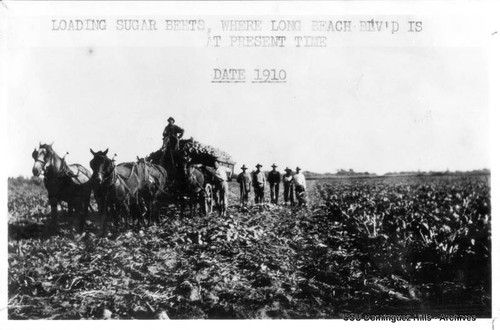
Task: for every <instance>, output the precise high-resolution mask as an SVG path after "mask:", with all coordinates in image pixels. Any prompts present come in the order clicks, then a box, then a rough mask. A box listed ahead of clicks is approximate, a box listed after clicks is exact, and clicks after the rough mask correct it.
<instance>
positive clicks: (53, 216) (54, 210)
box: [49, 197, 57, 225]
mask: <svg viewBox="0 0 500 330" xmlns="http://www.w3.org/2000/svg"><path fill="white" fill-rule="evenodd" d="M49 204H50V218H51V225H56V224H57V199H56V198H54V197H49Z"/></svg>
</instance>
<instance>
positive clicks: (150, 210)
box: [137, 158, 167, 225]
mask: <svg viewBox="0 0 500 330" xmlns="http://www.w3.org/2000/svg"><path fill="white" fill-rule="evenodd" d="M137 169H138V171H139V172H142V173H144V174H145V177H146V180H145V184H144V185H143V187H142V189H140V190H139V198H142V199H144V201H145V203H146V205H147V213H146V216H147V218H148V225H150V224H151V222H153V221H154V222H156V224H159V215H160V205H159V199H160V197H162V196H164V197H166V195H167V193H166V190H167V171H166V170H165V169H164V168H163V167H162V166H160V165H155V164H151V163H149V162H147V161H146V160H145V159H144V158H137Z"/></svg>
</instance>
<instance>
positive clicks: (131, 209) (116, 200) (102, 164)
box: [90, 149, 147, 231]
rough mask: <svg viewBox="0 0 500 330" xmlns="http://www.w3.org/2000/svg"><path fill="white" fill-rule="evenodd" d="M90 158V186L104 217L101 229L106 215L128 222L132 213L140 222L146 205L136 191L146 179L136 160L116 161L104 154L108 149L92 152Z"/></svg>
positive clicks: (106, 218) (104, 227)
mask: <svg viewBox="0 0 500 330" xmlns="http://www.w3.org/2000/svg"><path fill="white" fill-rule="evenodd" d="M90 152H91V153H92V155H93V156H94V158H93V159H92V160H91V161H90V167H91V168H92V171H93V173H92V179H91V181H92V187H93V190H94V197H95V199H96V200H97V203H98V205H99V212H100V213H101V215H103V216H104V217H105V219H104V226H103V230H104V231H106V224H107V221H108V218H109V216H111V218H113V219H114V220H115V223H117V222H118V221H119V219H120V218H121V217H123V218H124V220H125V225H126V226H128V218H129V217H130V216H132V217H133V218H135V219H138V221H140V222H143V223H144V221H143V219H142V217H143V215H144V212H145V211H144V210H145V207H144V205H143V204H142V203H141V200H140V199H139V191H140V190H141V189H142V188H143V186H144V184H145V182H146V176H147V174H146V173H145V172H144V171H140V170H139V169H138V167H137V165H136V164H135V163H121V164H118V165H115V162H114V160H111V159H109V158H108V157H107V153H108V149H106V150H105V151H98V152H94V151H93V150H92V149H90Z"/></svg>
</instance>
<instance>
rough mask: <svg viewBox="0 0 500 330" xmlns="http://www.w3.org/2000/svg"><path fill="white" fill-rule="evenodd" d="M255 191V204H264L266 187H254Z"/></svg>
mask: <svg viewBox="0 0 500 330" xmlns="http://www.w3.org/2000/svg"><path fill="white" fill-rule="evenodd" d="M253 191H254V193H255V204H261V203H264V186H262V187H259V186H255V187H253Z"/></svg>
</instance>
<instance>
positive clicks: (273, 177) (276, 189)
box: [267, 164, 281, 204]
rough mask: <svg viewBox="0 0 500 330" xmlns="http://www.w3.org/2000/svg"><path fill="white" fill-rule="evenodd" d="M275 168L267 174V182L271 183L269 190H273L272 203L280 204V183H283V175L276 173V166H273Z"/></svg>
mask: <svg viewBox="0 0 500 330" xmlns="http://www.w3.org/2000/svg"><path fill="white" fill-rule="evenodd" d="M271 167H272V168H273V169H272V171H270V172H269V173H268V174H267V181H268V182H269V189H270V190H271V203H273V204H278V196H279V193H280V182H281V174H280V172H278V171H276V167H278V166H276V164H273V165H271Z"/></svg>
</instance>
